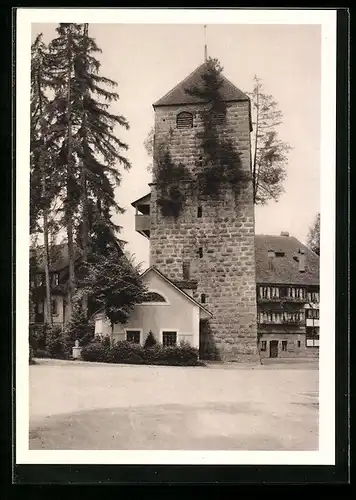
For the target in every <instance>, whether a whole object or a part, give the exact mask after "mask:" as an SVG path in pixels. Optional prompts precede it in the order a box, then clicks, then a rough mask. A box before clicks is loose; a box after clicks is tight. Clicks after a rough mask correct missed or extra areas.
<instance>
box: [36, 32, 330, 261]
mask: <svg viewBox="0 0 356 500" xmlns="http://www.w3.org/2000/svg"><path fill="white" fill-rule="evenodd" d="M55 27H56V26H55V25H53V24H34V25H33V30H32V35H33V38H34V37H35V36H36V34H38V33H40V32H42V33H43V35H44V41H45V42H48V41H50V40H51V39H52V38H53V37H54V35H55ZM89 34H90V36H92V37H94V38H95V39H96V42H97V44H98V46H99V47H100V48H101V49H102V51H103V52H102V54H100V55H99V58H100V61H101V64H102V68H101V74H102V75H103V76H106V77H108V78H111V79H113V80H115V81H116V82H117V83H118V87H117V91H118V93H119V95H120V100H119V101H117V102H116V103H114V104H113V105H112V110H111V111H112V112H113V113H115V112H117V113H120V114H123V115H124V116H125V117H126V118H127V119H128V121H129V123H130V130H129V131H125V130H120V129H118V130H117V135H118V136H119V137H120V138H121V139H122V140H123V141H125V142H126V143H127V144H128V145H129V151H128V152H127V157H128V158H129V160H130V161H131V163H132V169H131V170H130V171H129V172H125V173H124V174H123V178H122V184H121V187H120V188H119V189H118V190H117V199H118V202H119V204H120V205H121V206H123V207H124V208H125V209H126V212H125V214H124V215H120V216H117V220H116V222H117V223H118V224H120V225H121V226H122V227H123V229H122V238H123V239H125V240H126V241H127V242H128V245H127V250H129V251H130V252H131V253H133V254H135V257H136V260H137V261H138V262H143V264H144V267H145V266H147V264H148V250H149V246H148V240H147V239H145V238H144V237H143V236H141V235H139V234H138V233H136V232H135V227H134V226H135V217H134V214H135V212H134V209H133V208H132V207H131V202H132V201H134V200H135V199H137V198H140V197H141V196H143V195H145V194H146V193H148V191H149V186H148V183H149V182H150V178H151V176H150V174H149V172H148V171H147V165H148V164H149V163H150V159H149V157H148V156H147V154H146V151H145V148H144V145H143V142H144V140H145V138H146V136H147V134H148V132H149V130H150V128H151V126H152V125H153V121H154V112H153V108H152V103H154V102H155V101H156V100H157V99H159V98H160V97H162V96H163V95H164V94H166V93H167V92H168V91H169V90H170V89H171V88H173V87H174V86H175V85H176V84H177V83H178V82H180V81H181V80H182V79H183V78H185V77H186V76H187V75H188V74H189V73H191V72H192V71H193V70H194V69H195V68H196V67H197V66H198V65H200V64H201V63H202V62H203V60H204V28H203V26H202V25H172V24H170V25H144V24H139V25H135V24H90V25H89ZM207 44H208V54H209V56H211V57H216V58H218V59H219V61H220V63H221V64H222V66H223V68H224V71H223V73H224V75H225V76H226V77H227V78H228V79H229V80H231V82H232V83H234V84H235V85H236V86H237V87H238V88H240V89H241V90H243V91H250V90H252V86H253V76H254V74H256V75H257V76H259V77H260V78H261V79H262V80H263V83H264V87H265V91H266V92H267V93H270V94H272V95H273V96H274V98H275V100H276V101H277V102H278V105H279V108H280V109H281V110H282V112H283V117H284V122H283V124H282V125H281V126H280V127H279V136H280V139H282V140H284V141H287V142H289V143H290V144H291V146H292V148H293V149H292V151H291V152H290V154H289V164H288V177H287V180H286V181H285V184H284V187H285V193H284V194H283V195H282V196H281V198H280V200H279V201H278V202H277V203H275V202H270V203H269V204H268V205H267V206H264V207H256V212H255V213H256V233H264V234H279V233H280V232H281V231H289V233H290V234H291V235H293V236H296V237H297V238H299V239H300V240H301V241H304V242H305V240H306V235H307V232H308V228H309V226H310V225H311V224H312V223H313V220H314V218H315V216H316V214H317V213H318V212H319V210H320V209H319V202H320V196H319V195H320V193H319V191H320V187H319V184H320V125H321V124H320V112H321V110H320V100H321V29H320V26H318V25H291V24H289V25H275V26H274V25H252V24H251V25H247V24H244V25H209V26H208V28H207Z"/></svg>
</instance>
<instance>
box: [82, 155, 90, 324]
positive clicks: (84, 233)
mask: <svg viewBox="0 0 356 500" xmlns="http://www.w3.org/2000/svg"><path fill="white" fill-rule="evenodd" d="M81 187H82V196H83V221H82V245H83V261H84V262H87V260H88V230H89V224H88V199H87V181H86V175H85V166H84V165H83V166H82V178H81ZM82 307H83V312H84V314H85V317H86V318H87V317H88V294H87V293H84V295H83V299H82Z"/></svg>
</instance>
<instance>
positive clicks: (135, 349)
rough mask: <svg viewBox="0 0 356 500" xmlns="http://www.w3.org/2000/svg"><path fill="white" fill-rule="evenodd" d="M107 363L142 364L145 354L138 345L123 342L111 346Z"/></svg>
mask: <svg viewBox="0 0 356 500" xmlns="http://www.w3.org/2000/svg"><path fill="white" fill-rule="evenodd" d="M108 361H109V362H110V363H130V364H144V362H145V352H144V349H143V347H142V346H141V345H140V344H133V343H132V342H127V341H126V340H123V341H120V342H117V343H116V344H114V345H113V346H112V348H111V349H110V354H109V359H108Z"/></svg>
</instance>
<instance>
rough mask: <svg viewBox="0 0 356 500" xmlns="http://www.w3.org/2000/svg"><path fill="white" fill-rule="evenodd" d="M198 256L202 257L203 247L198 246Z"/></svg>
mask: <svg viewBox="0 0 356 500" xmlns="http://www.w3.org/2000/svg"><path fill="white" fill-rule="evenodd" d="M198 253H199V258H200V259H202V258H203V247H199V251H198Z"/></svg>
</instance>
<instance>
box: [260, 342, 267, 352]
mask: <svg viewBox="0 0 356 500" xmlns="http://www.w3.org/2000/svg"><path fill="white" fill-rule="evenodd" d="M261 351H267V342H266V340H262V342H261Z"/></svg>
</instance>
